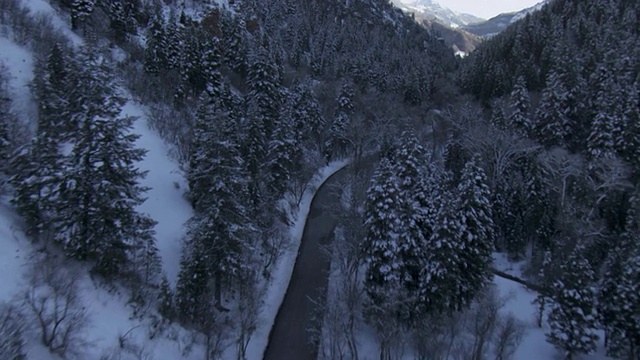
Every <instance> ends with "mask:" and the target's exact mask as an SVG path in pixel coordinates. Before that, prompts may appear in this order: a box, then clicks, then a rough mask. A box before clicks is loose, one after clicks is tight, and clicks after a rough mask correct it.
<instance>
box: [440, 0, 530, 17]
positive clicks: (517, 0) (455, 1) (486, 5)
mask: <svg viewBox="0 0 640 360" xmlns="http://www.w3.org/2000/svg"><path fill="white" fill-rule="evenodd" d="M437 1H438V3H440V5H442V6H444V7H448V8H449V9H451V10H455V11H457V12H462V13H467V14H471V15H475V16H479V17H481V18H485V19H489V18H492V17H494V16H496V15H498V14H500V13H505V12H513V11H519V10H522V9H525V8H528V7H530V6H533V5H535V4H537V3H539V2H540V1H542V0H437Z"/></svg>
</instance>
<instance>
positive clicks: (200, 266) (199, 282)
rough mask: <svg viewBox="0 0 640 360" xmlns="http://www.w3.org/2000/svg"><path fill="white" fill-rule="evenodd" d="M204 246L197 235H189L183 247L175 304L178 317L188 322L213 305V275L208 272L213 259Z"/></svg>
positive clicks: (194, 322) (198, 317) (195, 319)
mask: <svg viewBox="0 0 640 360" xmlns="http://www.w3.org/2000/svg"><path fill="white" fill-rule="evenodd" d="M193 221H194V220H193V219H192V220H190V222H193ZM189 231H190V232H191V231H193V230H192V229H189ZM203 246H204V244H202V243H200V242H199V241H196V240H195V237H193V236H189V239H188V240H187V241H186V242H185V243H184V244H183V247H182V257H181V258H180V272H179V273H178V283H177V284H176V293H175V305H176V313H177V316H178V318H179V319H180V321H182V322H183V323H186V324H196V323H197V322H198V321H200V320H201V317H202V314H206V311H205V310H206V309H205V308H206V307H209V306H211V303H212V299H213V293H212V291H213V289H212V288H211V286H210V283H211V277H210V276H209V274H208V267H209V266H210V263H211V261H210V260H209V259H208V258H207V255H208V254H207V253H206V251H205V249H204V247H203Z"/></svg>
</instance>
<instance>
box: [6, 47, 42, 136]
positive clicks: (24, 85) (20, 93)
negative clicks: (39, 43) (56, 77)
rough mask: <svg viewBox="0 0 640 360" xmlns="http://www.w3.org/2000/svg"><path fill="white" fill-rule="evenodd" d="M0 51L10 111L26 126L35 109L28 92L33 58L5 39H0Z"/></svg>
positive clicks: (25, 50)
mask: <svg viewBox="0 0 640 360" xmlns="http://www.w3.org/2000/svg"><path fill="white" fill-rule="evenodd" d="M0 50H1V51H0V63H3V64H4V65H5V67H6V69H7V70H8V73H9V84H8V85H9V89H8V90H9V94H10V96H11V100H12V109H11V110H12V112H13V113H14V114H16V115H17V116H18V119H19V120H20V121H21V122H22V123H25V124H28V123H30V122H31V119H34V118H35V116H36V110H35V109H36V107H35V104H34V102H33V99H32V96H31V93H30V92H29V83H30V82H31V80H32V79H33V56H32V55H31V52H29V50H27V49H25V48H24V47H22V46H18V45H16V44H15V43H14V42H13V41H11V40H9V39H7V38H5V37H0Z"/></svg>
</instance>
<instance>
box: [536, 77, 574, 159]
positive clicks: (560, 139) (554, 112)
mask: <svg viewBox="0 0 640 360" xmlns="http://www.w3.org/2000/svg"><path fill="white" fill-rule="evenodd" d="M567 101H568V100H567V89H566V88H565V86H564V84H563V82H562V79H561V78H560V75H558V73H556V72H555V71H551V72H550V73H549V75H547V82H546V87H545V89H544V91H543V92H542V100H541V102H540V106H539V107H538V110H537V112H536V124H535V129H534V130H535V133H536V137H537V138H538V140H539V141H540V142H541V143H543V144H545V145H547V146H561V145H563V144H564V139H565V138H566V137H567V135H568V134H569V126H570V125H569V118H568V117H567V113H568V108H567V107H568V104H567Z"/></svg>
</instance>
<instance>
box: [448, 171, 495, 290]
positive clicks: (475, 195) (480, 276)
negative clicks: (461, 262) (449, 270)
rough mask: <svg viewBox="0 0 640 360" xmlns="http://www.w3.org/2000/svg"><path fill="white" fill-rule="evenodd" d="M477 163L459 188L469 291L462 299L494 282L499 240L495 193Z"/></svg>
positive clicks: (462, 180) (463, 248)
mask: <svg viewBox="0 0 640 360" xmlns="http://www.w3.org/2000/svg"><path fill="white" fill-rule="evenodd" d="M476 162H477V159H474V160H471V161H470V162H468V163H467V164H466V166H465V168H464V170H463V172H462V179H461V182H460V184H459V185H458V197H459V199H460V200H459V204H458V206H459V207H458V212H457V213H458V214H459V216H460V222H461V224H462V229H461V230H462V231H461V238H460V240H461V241H462V244H461V246H462V250H463V251H464V252H465V253H464V255H463V256H464V259H465V260H466V261H465V268H466V270H467V271H466V276H467V280H466V281H467V284H468V286H467V288H466V289H465V290H464V291H463V292H462V296H463V297H466V298H468V299H473V298H474V297H475V295H476V294H477V293H479V291H480V290H482V289H483V287H484V286H486V285H487V284H488V283H489V282H490V281H491V277H492V275H491V263H492V261H493V258H492V253H493V248H494V242H495V236H494V229H493V218H492V211H491V203H490V201H489V199H490V198H491V193H490V191H489V187H488V186H487V178H486V176H485V174H484V170H482V168H481V167H479V166H478V165H477V163H476Z"/></svg>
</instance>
